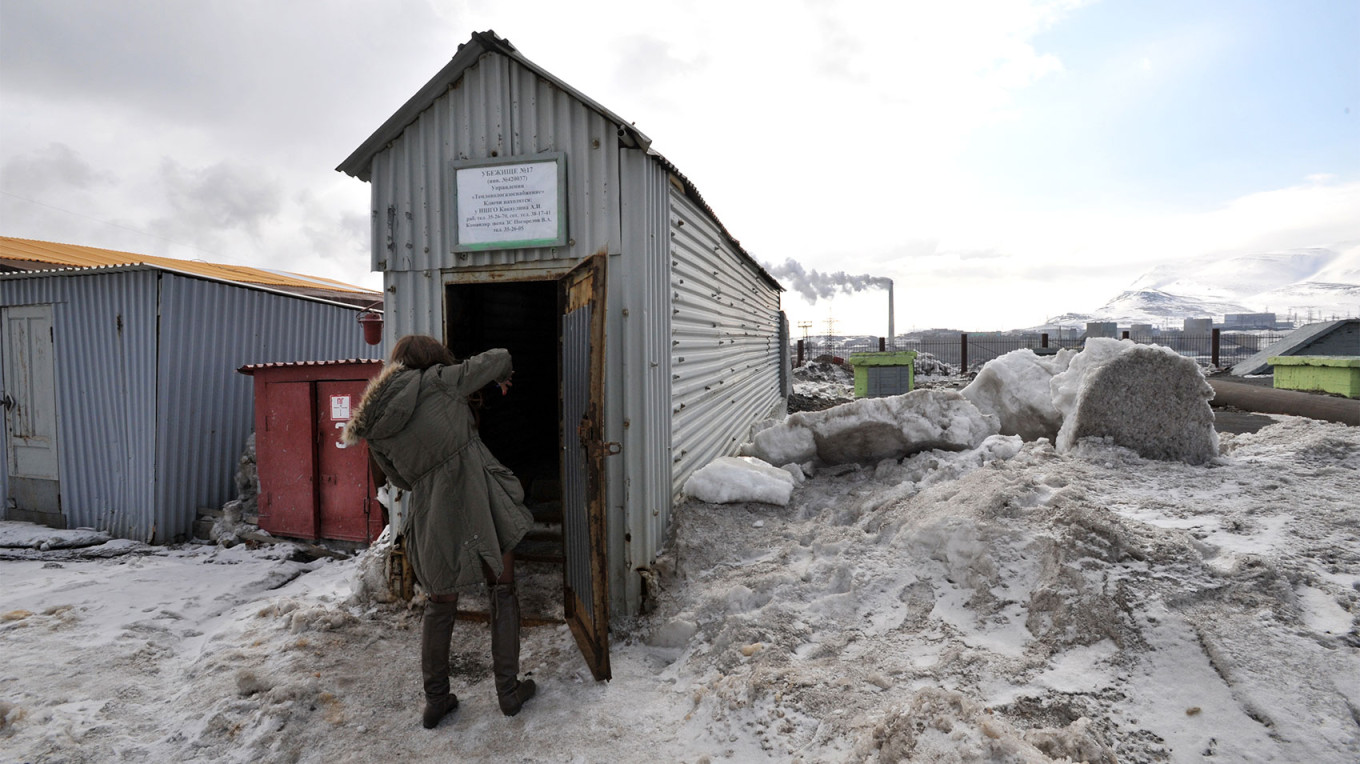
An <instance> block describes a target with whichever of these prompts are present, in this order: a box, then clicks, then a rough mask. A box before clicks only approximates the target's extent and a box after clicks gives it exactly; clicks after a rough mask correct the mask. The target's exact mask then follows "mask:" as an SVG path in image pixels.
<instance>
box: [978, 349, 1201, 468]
mask: <svg viewBox="0 0 1360 764" xmlns="http://www.w3.org/2000/svg"><path fill="white" fill-rule="evenodd" d="M961 392H962V394H963V396H964V397H965V398H967V399H968V400H969V401H971V402H972V403H973V404H974V405H975V406H977V407H978V409H979V410H981V411H982V412H983V413H984V414H987V415H989V416H992V417H995V418H996V420H997V422H998V425H999V427H1000V431H1001V432H1002V433H1004V434H1007V435H1020V436H1021V437H1023V438H1024V439H1025V440H1037V439H1038V438H1048V439H1049V440H1051V441H1053V442H1054V443H1055V444H1056V445H1057V448H1058V450H1059V451H1067V450H1069V449H1071V448H1072V447H1073V446H1074V445H1075V444H1076V443H1077V442H1078V441H1079V440H1081V439H1082V438H1086V437H1092V436H1098V437H1105V438H1109V439H1110V440H1111V441H1112V442H1114V443H1116V444H1118V445H1121V446H1124V447H1126V448H1130V449H1132V450H1134V451H1136V452H1138V453H1139V454H1140V455H1142V456H1145V457H1148V458H1151V459H1174V460H1178V461H1184V462H1188V463H1190V464H1202V463H1204V462H1206V461H1208V460H1209V459H1212V458H1213V457H1214V456H1216V455H1217V454H1218V437H1217V435H1216V434H1215V432H1214V416H1213V411H1212V409H1210V408H1209V401H1210V399H1212V398H1213V397H1214V391H1213V388H1211V387H1210V386H1209V383H1208V382H1206V381H1205V379H1204V373H1203V371H1202V370H1201V369H1200V367H1199V365H1198V364H1196V363H1195V362H1194V361H1193V360H1191V359H1189V358H1185V357H1182V356H1180V355H1178V354H1177V353H1176V352H1175V351H1174V350H1171V349H1170V348H1165V347H1161V346H1158V345H1138V344H1136V343H1134V342H1133V341H1131V340H1114V339H1107V338H1093V339H1090V340H1087V341H1086V344H1085V348H1084V349H1083V350H1081V351H1080V352H1077V351H1074V350H1070V349H1067V350H1061V351H1059V352H1058V353H1057V354H1055V355H1052V356H1039V355H1036V354H1035V353H1034V352H1033V351H1032V350H1028V349H1024V350H1016V351H1013V352H1010V353H1007V354H1005V355H1003V356H1000V357H998V358H996V359H994V360H992V361H990V362H988V363H987V365H986V366H984V367H983V368H982V370H981V371H980V372H979V373H978V375H977V377H976V378H975V379H974V380H973V381H972V382H971V383H969V384H968V386H967V387H965V388H964V389H963V390H962V391H961Z"/></svg>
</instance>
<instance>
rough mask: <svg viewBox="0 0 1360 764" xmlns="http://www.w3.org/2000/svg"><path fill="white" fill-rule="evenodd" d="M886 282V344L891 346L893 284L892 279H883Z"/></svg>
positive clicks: (893, 335) (892, 335)
mask: <svg viewBox="0 0 1360 764" xmlns="http://www.w3.org/2000/svg"><path fill="white" fill-rule="evenodd" d="M885 280H886V281H887V282H888V344H889V345H891V344H892V342H893V337H895V336H897V335H895V334H893V283H892V279H885Z"/></svg>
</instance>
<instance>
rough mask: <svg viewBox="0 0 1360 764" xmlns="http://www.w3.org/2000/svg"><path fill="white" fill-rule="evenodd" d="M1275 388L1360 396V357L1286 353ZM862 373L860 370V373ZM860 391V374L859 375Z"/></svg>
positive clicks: (1277, 362)
mask: <svg viewBox="0 0 1360 764" xmlns="http://www.w3.org/2000/svg"><path fill="white" fill-rule="evenodd" d="M1270 366H1271V368H1272V370H1273V371H1274V376H1275V387H1277V388H1280V389H1284V390H1320V391H1322V392H1324V393H1335V394H1337V395H1344V396H1346V397H1347V398H1360V356H1353V355H1352V356H1345V355H1282V356H1274V357H1272V358H1271V359H1270ZM856 373H858V372H856ZM855 384H856V391H857V393H858V389H859V388H858V385H859V377H858V376H856V377H855Z"/></svg>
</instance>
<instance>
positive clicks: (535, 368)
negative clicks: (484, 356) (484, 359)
mask: <svg viewBox="0 0 1360 764" xmlns="http://www.w3.org/2000/svg"><path fill="white" fill-rule="evenodd" d="M446 301H447V311H446V313H445V315H446V316H447V317H448V324H447V325H446V326H445V328H444V336H445V339H446V342H447V343H448V345H449V348H450V349H451V350H453V354H454V355H455V356H456V357H458V358H460V359H461V358H467V357H469V356H472V355H476V354H477V353H481V352H483V351H485V350H490V349H491V348H505V349H506V350H509V351H510V356H511V358H512V360H513V363H514V368H515V373H514V376H513V377H512V378H511V383H512V384H511V388H510V393H509V394H508V395H504V396H502V395H501V393H500V390H499V389H497V388H496V386H495V385H489V386H487V387H486V388H484V389H483V390H482V391H481V396H480V397H481V401H480V403H479V404H477V405H476V410H477V417H478V423H479V429H480V433H481V437H482V441H483V442H484V443H486V445H487V447H488V448H490V449H491V453H493V454H495V455H496V458H497V459H499V460H500V461H501V462H502V463H503V464H505V466H507V467H509V468H510V469H511V471H513V472H514V473H515V475H516V476H517V477H519V479H520V482H521V483H522V484H523V485H524V492H525V497H526V500H525V503H526V505H528V507H529V510H530V511H531V512H533V513H534V519H535V520H537V521H539V522H542V523H549V524H555V523H560V522H561V504H560V499H561V488H560V478H559V474H560V468H561V448H560V445H559V443H558V432H559V431H558V423H559V422H560V421H561V416H560V412H559V411H558V406H559V398H560V396H559V390H558V377H559V371H558V332H559V328H558V327H559V316H560V309H559V306H558V282H557V281H556V280H552V281H515V282H498V283H491V284H483V283H477V284H450V285H449V286H448V287H447V290H446Z"/></svg>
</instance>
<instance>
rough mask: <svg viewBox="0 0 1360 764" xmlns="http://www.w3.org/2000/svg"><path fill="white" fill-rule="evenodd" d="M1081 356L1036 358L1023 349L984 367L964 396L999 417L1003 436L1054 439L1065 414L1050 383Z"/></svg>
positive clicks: (1064, 354)
mask: <svg viewBox="0 0 1360 764" xmlns="http://www.w3.org/2000/svg"><path fill="white" fill-rule="evenodd" d="M1076 355H1078V353H1077V351H1075V350H1070V349H1066V348H1065V349H1063V350H1059V351H1058V353H1057V355H1051V356H1040V355H1035V353H1034V351H1033V350H1030V349H1029V348H1023V349H1021V350H1015V351H1012V352H1010V353H1007V354H1005V355H1003V356H1000V357H999V358H995V359H993V360H992V361H990V362H988V364H987V365H986V366H984V367H982V371H980V372H978V375H977V378H976V379H974V380H973V381H972V382H971V383H969V385H968V386H967V387H965V388H963V390H962V393H963V397H965V398H967V399H968V400H970V401H972V402H973V405H975V406H977V407H978V409H980V410H981V411H982V413H984V414H988V415H991V416H994V417H996V418H997V421H998V423H999V425H1000V427H1001V433H1002V434H1003V435H1019V436H1020V437H1022V438H1024V439H1025V440H1038V439H1039V438H1048V439H1049V440H1053V439H1054V438H1056V437H1057V435H1058V428H1060V427H1062V414H1061V413H1059V411H1058V409H1057V407H1056V406H1054V405H1053V394H1052V393H1051V392H1050V391H1049V383H1050V382H1051V381H1052V379H1053V377H1054V376H1055V375H1057V374H1060V373H1062V372H1064V371H1066V370H1067V367H1068V365H1069V364H1070V363H1071V362H1072V358H1073V357H1074V356H1076Z"/></svg>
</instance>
